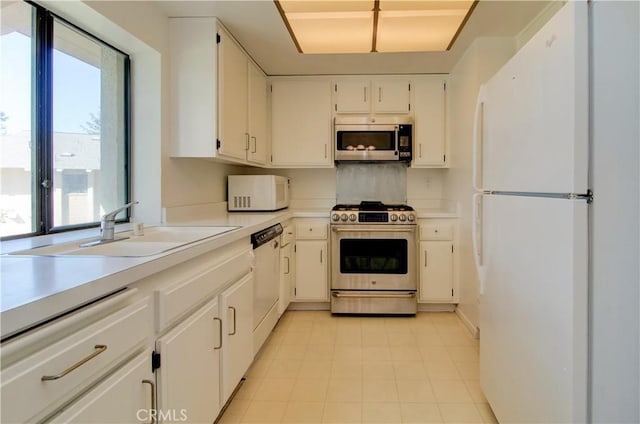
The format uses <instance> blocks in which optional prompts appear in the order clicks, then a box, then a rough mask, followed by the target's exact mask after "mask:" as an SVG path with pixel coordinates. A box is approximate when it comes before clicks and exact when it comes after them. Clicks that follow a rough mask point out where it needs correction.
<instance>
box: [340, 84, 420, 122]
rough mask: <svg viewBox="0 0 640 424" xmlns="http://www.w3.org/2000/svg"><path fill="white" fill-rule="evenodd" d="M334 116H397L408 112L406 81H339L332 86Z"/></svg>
mask: <svg viewBox="0 0 640 424" xmlns="http://www.w3.org/2000/svg"><path fill="white" fill-rule="evenodd" d="M333 96H334V97H333V108H334V112H335V113H364V114H368V113H398V114H407V113H409V111H410V83H409V81H408V80H406V79H396V78H394V79H380V80H373V81H372V80H369V79H364V80H363V79H340V80H337V81H334V82H333Z"/></svg>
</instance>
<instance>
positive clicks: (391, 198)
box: [336, 163, 407, 203]
mask: <svg viewBox="0 0 640 424" xmlns="http://www.w3.org/2000/svg"><path fill="white" fill-rule="evenodd" d="M336 197H337V202H338V203H360V202H361V201H363V200H367V201H382V202H384V203H407V166H406V165H405V164H402V163H353V164H344V163H341V164H337V165H336Z"/></svg>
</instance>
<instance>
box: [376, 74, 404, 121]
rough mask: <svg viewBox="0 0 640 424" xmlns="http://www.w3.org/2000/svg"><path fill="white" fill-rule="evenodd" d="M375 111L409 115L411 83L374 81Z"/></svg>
mask: <svg viewBox="0 0 640 424" xmlns="http://www.w3.org/2000/svg"><path fill="white" fill-rule="evenodd" d="M371 94H372V96H371V97H372V100H373V109H374V111H375V112H376V113H409V102H410V94H411V91H410V90H409V81H408V80H398V81H395V80H394V81H374V83H373V93H371Z"/></svg>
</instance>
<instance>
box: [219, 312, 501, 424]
mask: <svg viewBox="0 0 640 424" xmlns="http://www.w3.org/2000/svg"><path fill="white" fill-rule="evenodd" d="M478 379H479V371H478V342H477V340H475V339H474V338H473V337H471V335H470V334H469V332H468V331H467V330H466V329H465V328H464V326H463V325H462V323H461V322H460V320H459V318H458V317H457V316H456V315H455V314H454V313H446V312H437V313H435V312H434V313H426V312H423V313H418V315H417V316H416V317H350V316H332V315H331V314H330V313H329V312H328V311H288V312H286V313H285V315H284V316H283V317H282V319H281V320H280V322H279V323H278V325H277V326H276V328H275V329H274V331H273V333H272V335H271V336H270V338H269V339H268V340H267V342H266V343H265V346H264V347H263V349H262V351H261V352H260V353H259V355H258V356H257V358H256V360H255V362H254V363H253V365H252V366H251V368H250V369H249V371H248V373H247V378H246V381H245V383H244V384H243V385H242V387H241V388H240V390H238V392H237V394H236V396H235V398H234V399H233V400H232V402H231V403H230V404H229V406H228V408H227V410H226V411H225V413H224V415H223V416H222V417H221V419H220V421H219V422H220V423H221V424H225V423H226V424H229V423H273V422H278V423H279V422H282V423H495V422H496V420H495V417H494V416H493V414H492V412H491V409H490V408H489V405H488V404H487V401H486V399H485V397H484V395H483V394H482V391H481V389H480V384H479V381H478Z"/></svg>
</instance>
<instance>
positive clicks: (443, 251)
mask: <svg viewBox="0 0 640 424" xmlns="http://www.w3.org/2000/svg"><path fill="white" fill-rule="evenodd" d="M420 300H428V301H451V300H453V243H451V242H450V241H423V242H420Z"/></svg>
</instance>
